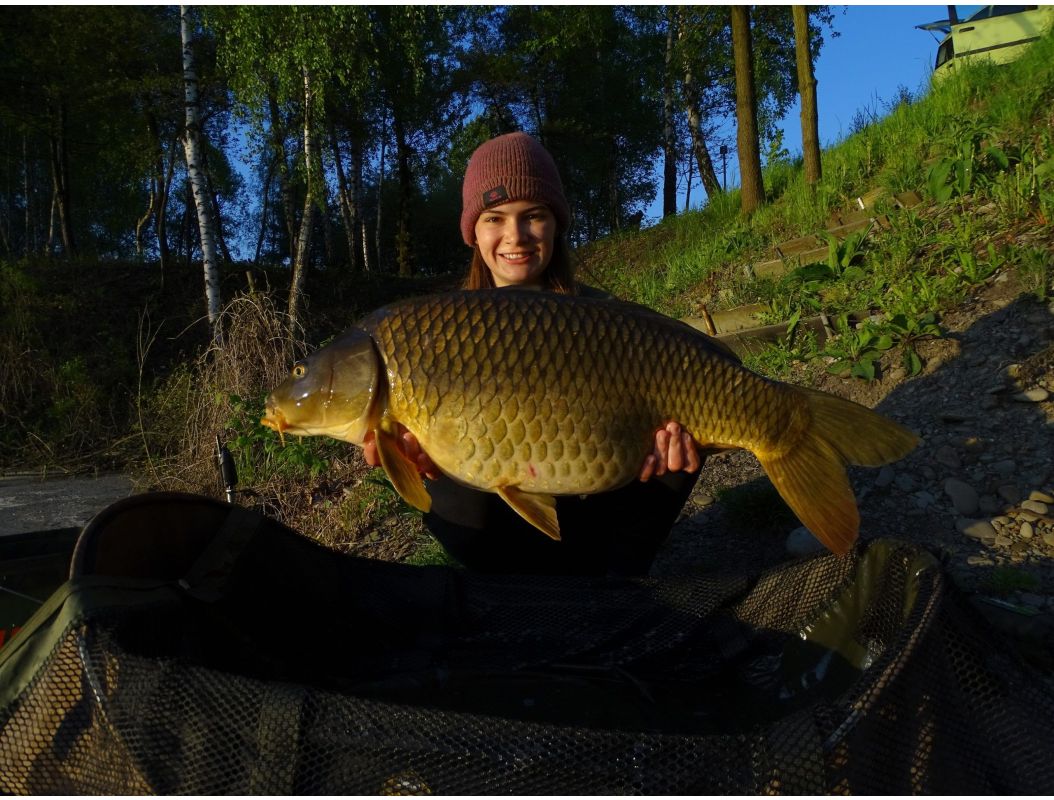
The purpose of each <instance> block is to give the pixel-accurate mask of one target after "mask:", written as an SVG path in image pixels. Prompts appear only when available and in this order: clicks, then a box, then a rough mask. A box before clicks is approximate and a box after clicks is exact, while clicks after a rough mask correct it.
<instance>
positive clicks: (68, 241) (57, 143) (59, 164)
mask: <svg viewBox="0 0 1054 800" xmlns="http://www.w3.org/2000/svg"><path fill="white" fill-rule="evenodd" d="M49 105H50V110H51V131H50V132H49V136H48V143H49V145H50V148H49V149H50V155H51V184H52V193H53V194H52V197H53V202H54V205H55V208H56V209H57V210H58V216H59V234H60V235H61V236H62V249H63V252H64V254H65V256H66V258H72V257H73V256H74V255H75V246H74V242H73V226H72V215H71V211H70V185H69V174H70V173H69V156H68V155H67V152H66V104H65V103H64V102H63V101H62V100H59V101H57V102H55V101H54V100H49ZM48 249H49V250H50V246H49V248H48Z"/></svg>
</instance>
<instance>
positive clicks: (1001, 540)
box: [995, 533, 1014, 547]
mask: <svg viewBox="0 0 1054 800" xmlns="http://www.w3.org/2000/svg"><path fill="white" fill-rule="evenodd" d="M1013 543H1014V540H1013V539H1011V538H1010V537H1009V536H1004V535H1003V534H1001V533H999V534H996V537H995V546H996V547H1010V545H1012V544H1013Z"/></svg>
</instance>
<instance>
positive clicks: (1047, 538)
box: [1043, 533, 1054, 547]
mask: <svg viewBox="0 0 1054 800" xmlns="http://www.w3.org/2000/svg"><path fill="white" fill-rule="evenodd" d="M1043 544H1045V545H1046V546H1047V547H1054V533H1044V534H1043Z"/></svg>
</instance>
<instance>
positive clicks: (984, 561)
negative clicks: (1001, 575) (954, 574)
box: [966, 556, 995, 567]
mask: <svg viewBox="0 0 1054 800" xmlns="http://www.w3.org/2000/svg"><path fill="white" fill-rule="evenodd" d="M966 563H967V564H969V565H970V566H971V567H991V566H994V565H995V562H994V561H992V559H990V558H989V557H988V556H967V557H966Z"/></svg>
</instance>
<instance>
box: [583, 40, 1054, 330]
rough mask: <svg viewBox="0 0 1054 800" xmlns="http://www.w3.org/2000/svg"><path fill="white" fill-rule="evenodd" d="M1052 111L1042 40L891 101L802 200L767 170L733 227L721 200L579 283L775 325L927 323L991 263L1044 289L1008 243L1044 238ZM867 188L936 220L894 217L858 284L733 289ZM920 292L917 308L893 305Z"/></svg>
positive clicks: (606, 245)
mask: <svg viewBox="0 0 1054 800" xmlns="http://www.w3.org/2000/svg"><path fill="white" fill-rule="evenodd" d="M1052 100H1054V38H1052V37H1050V36H1048V37H1046V38H1045V39H1044V40H1043V41H1041V42H1039V43H1037V44H1036V45H1035V46H1034V47H1032V48H1031V50H1030V51H1029V52H1028V53H1027V54H1026V56H1025V57H1024V58H1022V59H1021V60H1020V61H1018V62H1016V63H1014V64H1011V65H1008V66H1002V67H986V66H980V67H977V68H975V69H973V70H970V71H967V72H965V73H963V74H960V75H957V76H954V77H953V78H952V79H950V80H948V81H946V82H944V83H942V84H940V85H939V86H937V87H936V88H935V89H933V90H932V91H931V92H930V93H929V94H927V95H926V96H924V97H921V98H918V99H914V100H912V99H911V98H904V99H903V101H902V102H900V103H899V104H897V105H896V107H895V108H893V109H892V110H891V111H890V113H889V114H888V115H887V116H885V117H884V118H882V119H879V120H876V121H874V122H873V123H872V124H870V125H867V126H866V127H864V128H863V129H862V130H859V131H858V132H856V133H855V134H853V135H852V136H850V137H849V138H847V139H846V140H845V141H843V142H842V143H840V144H838V145H837V146H835V147H831V148H829V149H827V150H826V151H825V152H824V153H823V181H822V183H821V184H820V185H819V186H818V187H817V189H816V191H815V193H811V192H810V191H808V189H807V187H806V186H805V185H804V182H803V177H802V170H801V168H800V163H793V164H792V163H789V162H787V161H782V162H778V163H775V164H769V165H768V168H767V169H766V171H765V176H764V177H765V186H766V191H767V194H768V197H769V200H770V202H769V204H768V205H767V206H765V207H764V208H762V209H761V210H760V211H759V212H758V213H757V214H755V215H754V216H753V217H752V218H751V219H750V220H749V221H744V220H742V219H741V218H740V217H739V213H738V210H739V198H738V193H736V192H731V193H729V194H728V195H727V196H725V197H718V198H716V199H715V201H714V202H711V203H710V204H709V205H708V206H707V207H706V208H704V209H703V210H701V211H694V212H689V213H685V214H681V215H678V216H676V217H672V218H669V219H667V220H664V221H663V222H662V223H661V224H659V225H657V226H655V227H653V228H650V229H648V230H645V231H643V232H641V233H639V234H637V233H634V234H627V235H624V236H621V237H614V238H611V239H609V240H606V241H603V242H600V243H598V244H596V245H595V246H592V247H590V248H589V250H588V252H587V253H585V254H584V256H583V271H584V274H585V275H586V276H587V279H592V280H594V281H596V282H598V283H601V284H602V285H603V286H605V287H606V288H608V289H610V290H612V291H614V292H616V293H617V294H620V295H623V296H626V297H630V298H632V299H634V300H637V301H639V302H642V303H645V304H647V305H650V306H653V307H655V308H657V309H659V310H661V311H663V312H666V313H668V314H671V315H674V316H683V315H685V314H688V313H691V312H693V311H694V310H695V308H696V307H697V306H698V304H699V303H704V302H705V303H707V304H708V305H709V306H710V307H711V309H714V308H722V307H728V306H734V305H739V304H743V303H750V302H769V303H772V305H773V313H774V316H775V317H782V318H784V319H786V318H788V317H789V316H790V315H791V314H793V312H794V311H796V310H801V311H803V312H805V311H810V310H813V309H815V308H817V307H822V308H824V309H825V310H826V311H828V312H829V313H832V314H837V313H838V312H841V311H855V310H859V306H860V304H861V302H863V303H865V304H866V305H867V306H870V307H872V308H877V309H880V310H882V311H885V312H887V314H889V315H890V316H894V315H895V314H896V313H899V312H911V313H912V314H918V313H919V312H920V311H922V310H923V309H925V310H929V311H938V310H939V309H940V308H941V307H942V306H944V305H946V304H948V303H953V302H955V300H956V295H957V292H956V289H957V287H956V286H955V284H954V281H953V280H951V279H950V278H949V276H950V275H952V274H959V275H962V276H963V278H964V280H967V281H969V280H971V279H974V278H977V277H979V276H980V275H982V274H983V273H985V272H986V271H990V270H992V269H995V268H997V267H999V266H1001V265H1003V264H1011V265H1015V266H1020V267H1021V268H1023V269H1024V270H1025V272H1026V273H1028V275H1027V276H1026V279H1027V280H1029V281H1031V282H1033V283H1034V284H1035V289H1036V291H1037V292H1043V291H1049V290H1050V287H1049V275H1048V276H1047V278H1048V280H1047V282H1046V283H1044V281H1043V279H1042V276H1041V275H1040V272H1041V267H1042V266H1043V265H1042V264H1040V263H1037V262H1043V261H1049V258H1045V257H1043V255H1042V254H1037V253H1034V252H1030V251H1029V250H1028V248H1027V247H1014V246H1010V240H1011V239H1012V238H1013V234H1014V232H1015V231H1017V230H1018V229H1019V228H1021V227H1022V226H1025V227H1027V226H1031V225H1036V224H1038V225H1042V226H1045V225H1047V224H1048V223H1049V222H1050V220H1051V219H1052V214H1054V160H1052V159H1054V110H1052ZM821 102H822V98H821ZM877 188H883V189H886V190H888V191H889V192H890V193H898V192H904V191H907V190H915V191H919V192H921V193H922V194H923V196H924V197H925V198H926V199H927V201H929V202H932V203H937V204H939V205H940V206H941V208H940V209H939V210H938V211H937V213H931V210H928V209H925V208H919V209H916V210H915V213H910V214H901V215H898V217H897V219H896V227H895V229H894V230H893V231H892V232H890V233H888V234H886V235H883V236H879V237H876V239H875V240H874V241H869V242H868V244H867V246H866V250H865V252H863V253H861V254H860V255H861V258H860V259H858V260H857V263H862V264H863V266H864V269H863V271H862V274H861V272H858V271H856V270H853V271H851V272H849V273H848V274H844V275H838V276H832V277H834V278H835V280H831V281H826V282H824V286H823V287H822V291H816V290H817V289H818V288H820V287H815V286H802V281H801V280H800V279H799V280H795V279H794V278H791V279H788V280H785V281H781V282H778V283H774V282H772V281H749V280H745V279H744V276H743V270H742V269H740V268H741V267H742V265H744V264H749V263H751V262H752V261H758V260H761V258H762V254H763V253H764V252H766V251H767V250H769V249H771V247H772V246H773V245H775V244H777V243H778V242H780V241H782V240H784V239H787V238H791V237H796V236H802V235H805V234H809V233H815V232H817V231H820V230H822V229H823V228H824V227H825V222H826V220H827V219H828V217H829V215H830V214H831V212H832V211H835V210H837V209H849V208H851V207H852V202H853V200H854V198H856V197H858V196H860V195H864V194H866V193H867V192H869V191H870V190H873V189H877ZM877 210H878V211H879V212H881V211H884V210H889V209H888V207H886V208H883V207H881V206H880V207H879V208H878V209H877ZM989 243H990V244H992V245H993V247H994V253H991V252H989V251H988V249H987V247H986V245H987V244H989ZM1045 244H1047V245H1049V241H1048V242H1046V243H1045ZM1038 246H1039V247H1041V248H1042V247H1043V244H1040V245H1038ZM799 278H800V276H799ZM1044 287H1045V288H1044ZM920 291H921V292H922V293H923V294H925V295H926V296H927V297H926V299H925V301H924V302H923V301H920V302H915V303H909V302H908V301H907V300H906V298H905V296H906V295H912V296H916V295H918V294H919V293H920ZM931 294H932V295H933V296H932V297H930V296H929V295H931Z"/></svg>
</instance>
